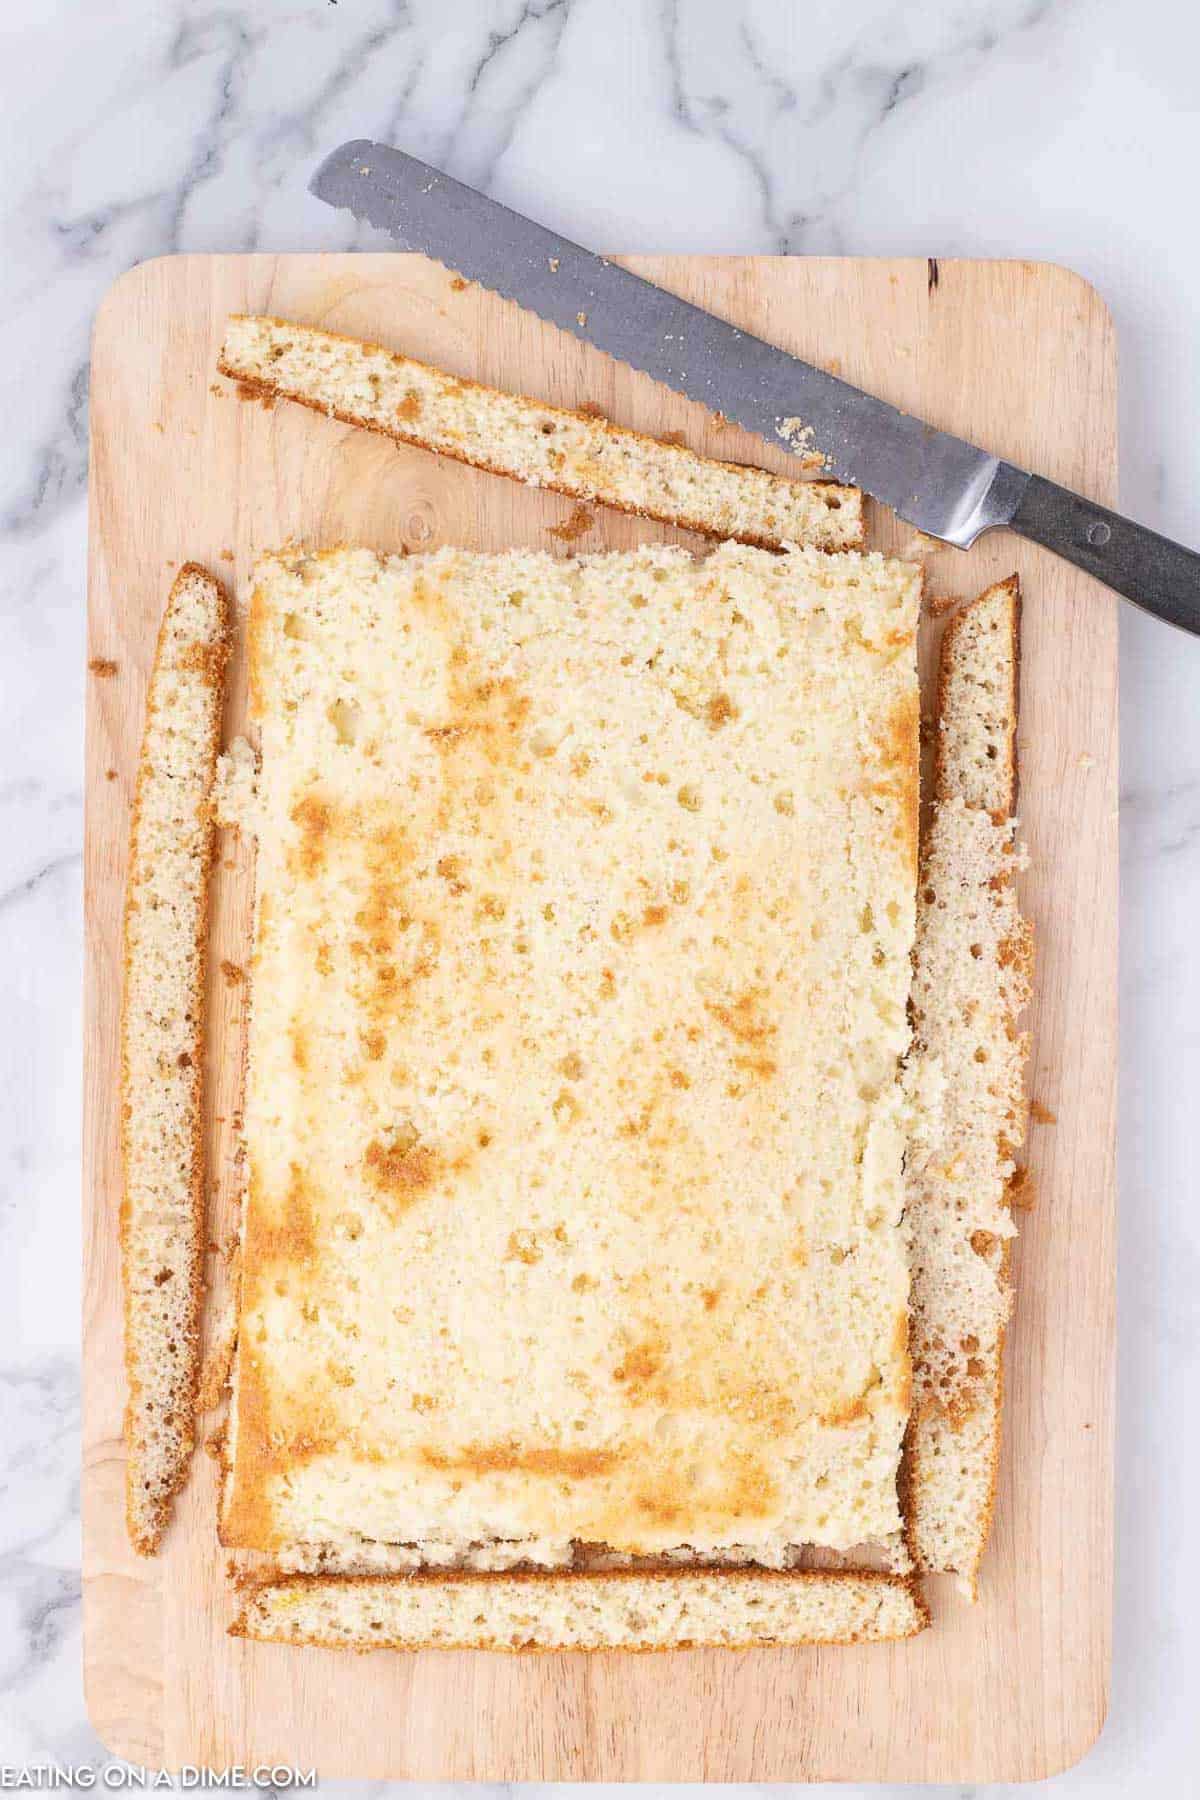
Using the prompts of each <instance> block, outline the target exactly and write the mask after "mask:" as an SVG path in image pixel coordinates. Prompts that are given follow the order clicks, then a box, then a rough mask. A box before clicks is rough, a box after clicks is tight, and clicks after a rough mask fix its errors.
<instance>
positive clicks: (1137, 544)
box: [1009, 475, 1200, 636]
mask: <svg viewBox="0 0 1200 1800" xmlns="http://www.w3.org/2000/svg"><path fill="white" fill-rule="evenodd" d="M1009 525H1010V526H1011V528H1012V530H1013V531H1019V532H1020V533H1021V536H1022V537H1027V538H1032V539H1033V542H1034V543H1035V544H1043V545H1044V546H1045V548H1046V549H1047V550H1053V551H1054V552H1055V554H1056V555H1058V556H1065V557H1066V559H1067V561H1068V562H1073V563H1074V564H1075V565H1076V566H1077V567H1078V568H1080V569H1086V570H1087V572H1088V574H1089V575H1094V576H1095V577H1096V579H1097V580H1098V581H1103V582H1105V583H1106V584H1107V586H1108V587H1110V588H1115V589H1116V591H1117V593H1118V594H1124V596H1125V598H1126V599H1127V600H1132V601H1133V602H1134V604H1135V606H1141V607H1143V608H1144V609H1145V610H1146V612H1149V613H1153V614H1154V615H1155V617H1156V618H1159V619H1165V620H1166V621H1167V623H1168V625H1178V626H1179V627H1180V628H1181V629H1182V630H1183V631H1192V632H1195V633H1196V634H1197V635H1198V636H1200V556H1198V555H1197V554H1196V552H1195V551H1194V550H1185V549H1184V547H1183V545H1182V544H1173V543H1172V542H1171V540H1170V538H1165V537H1159V535H1158V533H1157V532H1156V531H1148V530H1147V529H1146V527H1145V526H1144V525H1135V524H1134V523H1133V522H1132V520H1130V519H1123V518H1122V517H1121V515H1120V514H1119V513H1115V512H1109V510H1108V508H1107V507H1106V506H1094V505H1093V504H1092V502H1091V501H1090V500H1084V499H1083V498H1082V497H1081V496H1080V495H1079V494H1073V493H1072V492H1071V490H1070V488H1063V487H1058V486H1056V484H1055V483H1054V482H1053V481H1043V480H1042V477H1041V476H1040V475H1031V476H1030V477H1029V483H1028V485H1027V487H1026V488H1025V491H1024V493H1023V494H1022V496H1021V501H1020V504H1019V506H1018V507H1017V510H1016V512H1015V513H1014V514H1013V516H1012V518H1011V519H1010V520H1009Z"/></svg>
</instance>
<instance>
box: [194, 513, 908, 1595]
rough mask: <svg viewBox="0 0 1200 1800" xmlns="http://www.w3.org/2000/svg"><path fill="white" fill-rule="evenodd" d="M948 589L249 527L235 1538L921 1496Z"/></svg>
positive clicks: (757, 1530) (669, 1535)
mask: <svg viewBox="0 0 1200 1800" xmlns="http://www.w3.org/2000/svg"><path fill="white" fill-rule="evenodd" d="M919 585H920V577H919V572H918V571H917V570H915V569H913V568H911V567H909V566H908V565H906V564H902V563H896V562H889V561H886V560H885V559H883V558H881V557H879V556H877V555H871V556H858V555H855V554H844V555H835V556H828V555H822V554H820V553H818V552H815V551H811V550H805V551H793V552H788V553H785V554H783V555H781V556H774V555H770V554H768V553H765V552H762V551H757V550H751V549H746V548H741V547H738V546H734V545H725V546H722V547H721V548H720V549H719V550H717V551H716V552H714V553H713V554H712V555H711V556H710V557H709V558H708V559H707V560H706V561H703V562H695V561H693V559H692V558H691V557H690V556H689V555H688V554H687V553H685V552H683V551H681V550H677V549H671V548H654V549H644V550H640V551H636V552H631V553H628V554H624V555H608V556H596V557H585V558H582V559H580V560H578V561H571V560H559V559H554V558H550V557H547V556H542V555H538V554H533V553H509V554H506V555H503V556H495V557H488V556H481V555H469V554H466V553H462V552H457V551H450V550H444V551H439V552H438V553H436V554H435V555H431V556H428V557H409V558H383V559H381V558H377V557H376V556H375V555H374V554H371V553H369V552H366V551H359V550H347V551H336V552H331V553H326V554H323V555H313V554H309V553H307V552H305V551H302V550H297V551H292V552H287V553H281V554H279V555H276V556H273V557H269V558H267V559H266V560H265V561H263V562H262V563H261V564H260V565H259V568H258V570H257V573H256V585H255V592H254V597H253V603H252V613H251V625H250V640H251V642H250V655H251V689H252V702H251V703H252V714H253V717H254V719H255V722H256V724H257V726H258V729H259V731H260V734H261V756H262V768H261V775H260V780H259V794H258V799H257V804H256V816H257V830H258V837H259V842H258V859H257V877H256V880H257V909H256V928H255V937H256V942H255V953H254V967H253V977H252V1017H251V1032H250V1048H249V1060H248V1070H247V1091H246V1099H245V1137H246V1146H247V1156H248V1198H247V1206H246V1218H245V1231H244V1246H243V1271H244V1272H243V1289H242V1301H241V1320H240V1337H239V1350H238V1360H237V1366H236V1372H235V1385H234V1407H233V1416H232V1420H231V1431H230V1441H229V1448H228V1456H229V1470H228V1477H227V1483H226V1494H225V1506H224V1513H223V1537H224V1539H225V1541H226V1542H227V1543H230V1544H234V1545H245V1546H249V1547H257V1548H260V1549H271V1548H278V1547H280V1546H282V1545H289V1544H297V1543H303V1542H305V1541H308V1542H320V1543H323V1544H336V1542H337V1541H338V1540H339V1539H340V1538H347V1537H354V1538H355V1539H356V1540H358V1539H361V1538H367V1539H371V1540H378V1541H382V1542H390V1543H415V1544H419V1545H423V1546H427V1547H428V1548H429V1549H430V1552H431V1554H433V1555H435V1556H436V1557H438V1558H442V1557H444V1556H445V1554H446V1553H447V1552H448V1551H452V1550H453V1549H455V1548H456V1547H461V1548H462V1549H463V1550H466V1549H467V1547H468V1546H471V1545H478V1544H481V1543H483V1544H486V1543H489V1542H493V1541H503V1542H504V1543H506V1544H510V1545H512V1544H516V1545H520V1544H522V1543H524V1542H526V1541H529V1542H530V1543H531V1544H532V1543H535V1542H536V1543H537V1544H538V1546H539V1547H540V1553H541V1554H543V1555H544V1556H546V1557H547V1559H551V1558H552V1557H553V1555H554V1553H555V1552H554V1546H555V1545H559V1546H563V1545H567V1544H569V1543H571V1542H583V1543H605V1544H609V1545H611V1546H613V1547H614V1548H615V1549H618V1550H623V1551H630V1552H647V1553H651V1552H656V1551H659V1550H662V1549H664V1548H667V1547H670V1546H677V1545H683V1544H686V1545H690V1546H692V1547H693V1548H694V1549H696V1550H697V1551H700V1552H719V1551H720V1550H721V1549H722V1548H723V1547H727V1546H730V1545H740V1546H743V1547H750V1548H751V1549H752V1550H753V1551H754V1553H755V1554H757V1555H758V1556H760V1557H761V1558H762V1559H764V1560H771V1559H772V1558H776V1559H779V1558H781V1557H782V1555H783V1553H784V1549H785V1547H786V1546H787V1545H789V1544H792V1543H798V1542H819V1543H822V1544H826V1545H829V1546H831V1547H834V1548H846V1547H849V1546H852V1545H854V1544H856V1543H858V1542H860V1541H862V1540H864V1539H873V1538H882V1537H885V1536H888V1535H889V1534H891V1533H893V1532H894V1531H895V1530H896V1529H897V1528H898V1526H899V1515H898V1505H897V1497H896V1472H897V1464H898V1459H899V1451H900V1444H901V1439H902V1434H903V1430H904V1425H905V1420H906V1416H907V1412H908V1406H909V1363H908V1354H907V1343H906V1338H907V1301H908V1271H907V1256H906V1244H905V1238H904V1232H903V1225H902V1206H903V1194H902V1184H901V1161H902V1151H903V1143H904V1118H903V1112H902V1105H901V1100H900V1087H899V1082H898V1078H897V1067H898V1061H899V1058H900V1057H901V1056H902V1054H903V1052H904V1050H905V1048H906V1045H907V1041H908V1028H907V1022H906V998H907V992H908V984H909V954H910V949H911V946H912V941H913V931H914V918H913V915H914V887H915V858H916V830H917V711H918V707H917V683H916V667H915V650H914V643H915V632H916V623H917V608H918V598H919Z"/></svg>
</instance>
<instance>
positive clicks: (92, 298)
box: [0, 0, 1200, 1796]
mask: <svg viewBox="0 0 1200 1800" xmlns="http://www.w3.org/2000/svg"><path fill="white" fill-rule="evenodd" d="M1157 16H1158V20H1159V28H1157V29H1156V30H1154V31H1153V32H1150V31H1147V30H1146V28H1145V19H1144V14H1143V11H1142V9H1138V8H1131V7H1129V6H1127V5H1124V4H1120V3H1119V0H931V3H930V4H927V5H924V6H922V7H919V8H918V7H911V6H910V7H904V6H901V5H900V4H898V0H860V4H857V5H853V6H846V5H839V6H835V5H829V4H825V3H824V0H814V3H813V4H810V5H808V6H805V7H802V8H794V7H793V6H792V5H791V4H790V0H747V3H745V4H739V3H738V0H495V3H494V4H485V3H483V0H340V3H339V0H328V4H326V3H325V0H109V3H107V4H95V3H94V0H87V3H83V0H9V6H8V8H7V10H6V15H5V27H4V30H3V33H2V34H0V43H2V45H3V51H4V54H3V58H2V60H0V116H2V117H3V120H4V124H3V133H4V139H5V151H6V154H5V162H4V166H5V174H6V179H5V182H4V188H3V195H2V197H0V292H2V293H3V302H4V305H3V316H4V318H5V321H6V331H5V337H6V345H5V348H6V356H5V358H4V372H3V383H4V417H5V420H6V430H5V432H4V434H3V438H2V440H0V534H2V539H0V541H2V543H3V560H2V563H0V582H2V584H3V599H2V603H0V670H2V671H3V692H4V696H5V704H4V706H3V708H0V925H2V931H3V946H4V951H3V959H2V961H0V1115H2V1125H0V1171H2V1174H0V1493H2V1495H3V1500H2V1503H0V1764H7V1765H14V1764H15V1765H19V1764H21V1763H24V1762H43V1763H45V1762H54V1763H58V1764H65V1763H69V1762H79V1761H83V1760H86V1759H87V1758H89V1757H92V1758H99V1757H101V1756H102V1754H103V1752H102V1750H101V1747H100V1746H99V1744H98V1742H97V1740H96V1739H95V1737H94V1734H93V1733H92V1731H91V1728H90V1726H89V1724H88V1722H87V1716H86V1712H85V1709H84V1703H83V1695H82V1687H81V1678H80V1631H79V1611H80V1609H79V1535H78V1473H77V1460H78V1412H79V1375H78V1317H79V1291H78V1277H77V1272H76V1271H77V1268H78V1261H79V1254H78V1240H79V1224H78V1222H79V1115H80V1061H81V1047H80V1019H79V985H80V935H81V919H80V841H81V830H82V791H81V762H82V707H83V680H84V655H83V643H84V553H85V533H86V521H85V511H86V506H85V486H86V474H87V356H88V332H89V327H90V322H91V318H92V315H93V313H94V311H95V308H96V305H97V303H98V301H99V300H100V298H101V296H102V294H103V293H104V291H105V289H106V288H107V286H108V285H109V283H110V282H111V281H112V280H113V279H114V278H115V277H116V276H117V275H118V274H120V273H121V271H122V270H124V269H126V268H128V267H129V266H130V265H131V264H132V263H135V262H138V261H140V260H142V259H143V258H146V257H149V256H154V255H158V254H161V253H163V252H168V251H176V250H218V249H220V250H252V249H260V250H261V249H265V250H299V249H345V248H352V247H366V246H367V243H368V241H369V240H370V239H371V237H372V234H370V233H366V232H358V233H356V231H355V229H354V228H353V226H352V225H351V224H350V222H349V221H348V220H347V219H346V217H345V216H344V215H335V214H334V213H332V212H329V211H327V210H326V209H325V208H324V207H322V206H320V205H318V204H317V202H315V201H314V200H312V199H310V198H309V196H308V195H307V193H306V191H305V180H306V176H307V174H308V172H309V171H310V170H311V168H312V166H313V164H314V162H315V161H316V160H317V158H318V157H319V156H320V154H321V153H322V152H323V151H325V150H327V149H329V148H330V147H332V146H333V145H334V144H336V143H338V142H340V141H341V140H342V139H344V138H348V137H355V136H372V137H378V138H382V139H386V140H390V141H393V142H396V143H398V144H401V145H403V147H405V148H406V149H410V150H413V151H415V152H416V153H417V154H419V155H422V156H425V157H427V158H429V159H430V160H432V161H434V162H437V163H440V164H441V165H443V166H444V167H446V168H448V169H449V170H450V171H451V172H452V173H453V174H455V175H457V176H459V177H460V178H462V179H464V180H466V181H469V182H472V183H475V184H477V185H480V186H483V187H485V188H486V189H487V190H488V191H489V192H490V193H492V194H494V195H495V196H496V197H497V198H500V199H502V200H505V201H507V202H508V203H510V204H511V205H514V206H516V207H518V208H521V209H523V210H525V211H529V212H532V213H534V214H535V215H537V216H540V217H542V218H544V219H545V220H546V221H547V222H548V223H551V224H554V225H557V226H559V227H560V228H562V229H563V230H565V231H567V232H568V233H570V234H571V235H573V236H575V237H578V238H579V239H581V240H582V241H584V242H592V243H596V244H599V245H602V246H606V247H611V248H620V249H625V250H631V251H632V250H647V251H650V250H679V251H685V250H708V251H763V252H767V251H774V252H782V251H791V252H797V253H805V252H825V253H844V254H879V253H914V254H920V255H925V254H937V255H947V256H951V255H983V256H1021V257H1037V258H1046V259H1050V260H1054V261H1059V262H1065V263H1068V264H1070V265H1071V266H1072V267H1073V268H1075V269H1077V270H1079V271H1080V272H1081V273H1082V274H1084V275H1085V276H1087V277H1088V278H1089V279H1090V280H1091V281H1092V282H1094V283H1095V284H1096V286H1097V287H1098V288H1099V290H1100V292H1101V293H1102V294H1103V296H1104V297H1105V299H1106V300H1107V302H1108V304H1109V305H1110V307H1111V308H1112V311H1113V313H1114V315H1115V319H1116V324H1117V330H1118V334H1119V340H1120V348H1121V364H1122V396H1121V427H1122V460H1121V472H1122V502H1123V505H1124V507H1125V508H1126V509H1127V510H1129V511H1130V512H1132V513H1133V514H1134V515H1135V516H1138V517H1140V518H1142V519H1144V520H1145V521H1146V522H1147V523H1149V524H1151V525H1153V526H1156V527H1157V528H1158V529H1160V530H1163V531H1166V532H1169V533H1171V534H1172V535H1175V536H1178V537H1182V538H1184V539H1186V540H1190V541H1192V542H1193V543H1196V542H1200V434H1198V433H1197V429H1196V423H1197V420H1198V419H1200V333H1198V332H1197V329H1196V320H1195V294H1196V291H1197V288H1198V286H1200V257H1198V253H1197V251H1196V249H1195V246H1194V241H1193V240H1194V233H1193V232H1192V230H1191V227H1190V220H1191V217H1192V212H1193V210H1194V208H1193V205H1192V202H1193V193H1192V188H1193V181H1192V179H1191V178H1189V177H1188V176H1187V173H1186V171H1187V169H1188V168H1189V167H1190V168H1192V169H1194V167H1195V163H1196V156H1197V135H1198V128H1200V113H1198V111H1197V103H1196V97H1195V67H1196V61H1197V52H1200V23H1198V18H1197V14H1196V13H1195V11H1194V9H1193V8H1191V7H1190V6H1186V5H1184V4H1183V3H1182V0H1177V3H1176V4H1175V5H1171V4H1169V0H1168V3H1165V4H1163V5H1162V6H1161V7H1160V8H1158V9H1157ZM1121 681H1122V719H1121V724H1122V745H1123V749H1122V785H1121V808H1122V884H1123V894H1122V920H1121V923H1122V934H1123V949H1122V972H1121V1002H1122V1090H1121V1132H1122V1145H1121V1183H1122V1203H1121V1232H1120V1268H1121V1273H1120V1332H1121V1346H1120V1375H1119V1399H1120V1424H1119V1433H1120V1436H1119V1456H1120V1466H1121V1469H1122V1478H1121V1481H1120V1488H1119V1497H1118V1533H1119V1538H1118V1571H1117V1630H1116V1643H1117V1650H1116V1661H1115V1668H1114V1677H1113V1697H1112V1708H1111V1714H1110V1719H1109V1723H1108V1726H1107V1728H1106V1730H1105V1733H1104V1735H1103V1737H1102V1739H1101V1741H1100V1743H1099V1745H1098V1746H1097V1747H1096V1749H1095V1750H1094V1751H1093V1752H1092V1753H1091V1755H1090V1756H1089V1757H1088V1758H1087V1759H1086V1760H1085V1762H1084V1763H1083V1764H1082V1765H1081V1766H1080V1767H1079V1768H1077V1769H1076V1770H1074V1771H1071V1772H1069V1773H1067V1774H1066V1775H1064V1776H1061V1777H1059V1778H1058V1779H1057V1780H1056V1781H1055V1782H1053V1783H1051V1784H1049V1785H1050V1786H1051V1787H1052V1788H1053V1790H1054V1792H1055V1793H1056V1794H1059V1795H1063V1796H1067V1795H1071V1796H1074V1795H1087V1796H1101V1795H1113V1796H1115V1795H1118V1794H1120V1795H1123V1796H1129V1795H1140V1794H1143V1793H1144V1794H1147V1795H1149V1794H1156V1793H1158V1792H1160V1791H1164V1792H1171V1793H1183V1792H1185V1791H1192V1787H1191V1784H1192V1783H1193V1782H1194V1780H1195V1772H1194V1757H1195V1751H1196V1749H1197V1747H1198V1734H1197V1723H1196V1702H1195V1696H1196V1693H1197V1692H1198V1691H1200V1649H1198V1647H1197V1646H1198V1641H1200V1640H1198V1638H1197V1634H1196V1631H1195V1628H1194V1623H1193V1621H1194V1616H1195V1612H1196V1609H1197V1607H1198V1606H1200V1549H1198V1548H1197V1538H1196V1533H1195V1532H1194V1531H1193V1530H1190V1529H1189V1528H1188V1526H1187V1523H1186V1521H1187V1520H1188V1518H1189V1516H1190V1509H1191V1505H1192V1504H1194V1495H1195V1492H1196V1489H1197V1485H1198V1484H1200V1446H1198V1433H1197V1427H1196V1424H1195V1420H1196V1417H1197V1415H1198V1414H1200V1407H1198V1406H1197V1404H1196V1402H1197V1399H1198V1398H1200V1303H1198V1300H1197V1295H1200V1216H1198V1214H1197V1209H1196V1206H1195V1196H1196V1193H1197V1191H1198V1186H1200V1182H1198V1178H1200V1106H1198V1105H1197V1104H1196V1095H1197V1093H1200V1026H1198V1025H1197V1020H1198V1019H1200V954H1198V953H1197V951H1196V947H1195V941H1194V929H1195V921H1196V920H1197V918H1198V917H1200V642H1198V641H1196V640H1194V639H1190V638H1186V637H1183V636H1181V635H1179V634H1176V633H1173V632H1171V631H1170V630H1168V629H1167V628H1166V627H1164V626H1160V625H1157V624H1155V623H1154V622H1153V621H1151V620H1149V619H1146V618H1144V617H1142V616H1141V615H1139V614H1137V613H1136V612H1134V611H1133V610H1132V609H1131V608H1126V609H1124V615H1123V618H1122V638H1121ZM1189 1401H1190V1403H1191V1404H1190V1406H1189ZM338 1785H339V1786H341V1785H344V1786H345V1788H346V1791H347V1794H349V1793H351V1792H356V1791H357V1788H356V1785H355V1784H351V1783H347V1784H338ZM498 1791H499V1790H497V1792H498ZM831 1791H832V1790H831ZM839 1791H840V1792H842V1793H853V1792H854V1790H853V1789H849V1790H847V1789H842V1790H839ZM871 1791H872V1792H878V1791H883V1792H886V1791H887V1790H871ZM896 1791H897V1792H899V1791H900V1790H896ZM905 1791H906V1792H907V1791H910V1790H905ZM978 1791H979V1792H980V1793H983V1792H985V1791H986V1792H989V1793H999V1792H1000V1790H999V1789H989V1790H983V1789H980V1790H978ZM1014 1791H1015V1790H1014ZM863 1792H864V1793H865V1792H866V1790H863Z"/></svg>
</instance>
